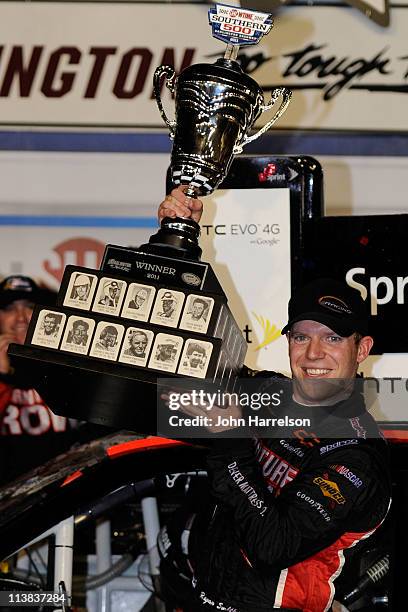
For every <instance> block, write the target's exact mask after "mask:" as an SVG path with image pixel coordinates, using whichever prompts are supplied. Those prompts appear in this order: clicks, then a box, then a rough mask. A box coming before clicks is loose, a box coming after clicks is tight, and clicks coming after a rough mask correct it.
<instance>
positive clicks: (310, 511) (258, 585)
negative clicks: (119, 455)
mask: <svg viewBox="0 0 408 612" xmlns="http://www.w3.org/2000/svg"><path fill="white" fill-rule="evenodd" d="M242 11H243V10H240V9H236V7H227V6H225V5H216V8H215V9H211V10H210V23H212V25H213V28H214V32H213V35H214V36H216V37H217V38H219V39H221V40H224V41H225V42H227V43H228V45H227V50H226V53H225V56H224V58H223V59H222V60H219V61H218V62H216V64H215V65H212V66H207V65H204V64H203V65H197V66H192V67H191V69H190V70H189V69H186V70H185V71H183V73H182V74H181V75H180V76H179V77H178V89H177V92H176V121H173V122H171V121H169V120H168V119H167V116H166V115H165V113H164V110H163V107H162V106H161V100H160V99H159V94H158V91H159V90H158V80H159V79H160V78H161V76H162V75H163V74H164V75H165V76H166V78H168V77H169V76H170V75H171V76H170V79H169V83H167V86H168V87H169V89H171V90H172V91H174V89H175V88H174V83H173V77H174V71H173V73H172V69H169V68H168V67H161V68H159V69H158V71H157V79H156V97H157V98H158V104H159V109H160V110H161V112H162V116H163V118H164V120H165V122H166V124H167V125H168V127H169V129H170V134H171V137H172V138H173V139H174V146H173V151H172V160H171V167H172V178H173V183H174V184H175V185H176V187H175V188H174V189H173V190H172V191H171V193H170V194H169V195H167V196H166V198H165V199H164V201H163V202H162V203H161V204H160V207H159V212H158V216H159V220H160V221H163V219H167V222H168V221H169V220H172V221H173V222H174V224H176V223H177V224H180V225H182V224H183V223H186V224H187V223H189V222H190V223H191V222H193V223H198V222H199V221H200V218H201V214H202V210H203V204H202V201H201V200H200V199H198V196H202V195H207V194H208V193H211V191H213V190H214V189H215V188H216V187H217V186H218V184H219V183H220V182H221V180H222V178H223V177H224V176H225V175H226V174H227V172H228V168H229V164H230V162H231V159H232V155H233V154H236V153H239V152H241V150H242V146H243V145H244V144H246V142H249V141H250V140H252V139H253V138H255V137H257V136H258V135H260V133H262V132H263V131H265V129H268V128H269V127H270V125H271V124H272V123H274V121H276V119H277V118H278V117H279V116H280V115H281V114H282V113H283V111H284V110H285V108H286V107H287V105H288V103H289V100H290V92H287V91H286V90H282V89H281V90H275V92H274V93H273V95H272V100H271V104H270V106H272V105H273V104H274V103H275V102H276V100H277V98H278V97H279V96H281V97H282V103H281V107H280V109H279V110H278V111H277V113H276V114H275V116H274V118H273V119H272V121H270V122H269V123H268V124H267V125H266V127H265V129H262V130H261V131H260V132H258V134H256V135H255V136H252V137H248V136H247V135H246V134H247V131H248V130H249V129H250V127H251V126H252V125H253V123H254V121H255V120H256V118H257V117H258V116H259V114H260V109H262V110H265V108H266V107H265V106H263V105H262V103H260V102H259V101H258V102H256V100H257V99H258V97H259V91H257V87H256V84H255V85H253V83H249V81H247V76H246V75H242V74H239V69H238V68H237V65H236V62H235V59H236V57H237V49H238V47H237V45H238V44H251V43H250V42H249V41H248V40H245V37H244V40H240V36H239V35H236V36H232V35H231V34H230V35H228V32H231V31H232V30H234V29H235V31H237V30H238V31H242V30H243V29H245V31H251V32H252V31H256V30H258V32H259V31H260V30H263V33H266V31H268V30H267V26H268V25H269V26H270V27H271V20H270V16H269V15H266V14H263V13H256V12H254V11H250V10H245V11H244V12H242ZM244 15H245V20H246V19H247V18H248V15H249V16H250V18H252V20H253V22H252V25H254V28H253V30H251V22H250V21H249V22H248V21H245V23H244ZM270 27H269V29H270ZM253 42H254V41H252V43H253ZM234 72H235V76H232V75H233V73H234ZM228 121H230V124H229V125H227V123H228ZM240 130H241V132H240ZM221 143H223V144H221ZM226 143H227V145H228V146H226ZM165 223H166V222H165ZM282 333H286V335H287V338H288V345H289V358H290V365H291V370H292V375H293V395H292V393H291V397H290V399H289V401H287V402H286V404H285V405H284V406H281V407H280V409H281V410H283V412H290V413H292V414H295V415H296V414H298V415H300V416H308V415H309V416H310V415H314V416H316V415H318V417H317V421H318V425H319V426H320V425H321V426H322V427H321V430H320V429H317V433H316V432H315V431H313V432H312V431H309V432H308V431H304V430H301V431H302V432H303V433H302V434H299V431H298V432H297V433H296V432H295V431H294V430H293V429H292V430H289V429H286V430H285V433H284V434H283V433H282V434H279V435H278V436H276V434H275V437H274V436H273V435H272V436H271V437H269V436H267V437H266V438H263V437H260V436H256V437H255V439H253V438H247V439H245V438H238V439H237V438H227V437H223V438H220V436H219V434H218V435H216V436H215V439H214V441H213V445H212V448H211V451H210V452H209V455H208V459H207V462H208V473H209V480H210V487H211V495H210V496H207V497H206V499H202V500H200V502H199V504H197V507H194V508H192V509H190V510H188V509H186V510H182V511H181V512H180V514H179V515H178V516H176V517H175V519H174V521H173V522H172V523H170V524H169V525H167V526H165V527H163V529H162V531H161V534H160V535H159V539H158V546H159V551H160V554H161V558H162V564H161V575H162V589H163V597H164V599H165V601H166V603H168V605H169V607H168V610H174V609H175V608H177V609H180V608H181V609H182V610H183V611H185V612H187V611H188V612H194V611H197V610H224V611H229V612H262V611H264V612H269V611H270V610H271V609H279V610H285V611H292V612H295V611H297V612H300V611H303V612H325V611H326V610H329V609H330V608H331V605H332V603H333V598H334V585H333V582H334V580H335V578H337V577H338V576H339V574H340V572H341V570H342V567H343V564H344V559H345V557H347V556H348V553H349V549H351V548H353V547H355V546H356V545H357V544H358V543H359V542H360V541H362V540H364V539H366V538H367V537H369V536H370V535H371V534H372V533H373V532H374V531H375V529H376V528H377V527H378V526H379V525H380V524H381V523H382V521H383V520H384V518H385V516H386V514H387V511H388V508H389V503H390V482H389V477H388V473H387V471H386V470H384V458H386V456H387V451H386V444H385V442H384V440H383V438H382V437H381V435H380V433H379V430H378V428H377V426H376V423H375V421H374V420H373V419H372V418H371V416H370V415H369V414H368V413H367V411H366V409H365V405H364V399H363V397H362V395H361V394H360V393H358V392H357V391H356V388H355V379H356V378H355V377H356V374H357V369H358V366H359V364H360V363H361V362H362V361H364V359H365V358H366V357H367V356H368V354H369V352H370V349H371V347H372V344H373V339H372V338H371V337H370V336H369V335H368V333H367V314H366V310H365V304H364V301H363V300H362V298H361V296H360V295H359V293H358V292H356V291H355V290H352V289H351V288H349V287H348V286H347V285H346V284H345V283H338V282H334V281H331V280H328V279H320V280H318V281H315V282H314V283H311V284H309V285H307V286H305V287H304V288H302V289H300V290H299V291H298V292H297V293H295V294H294V295H293V296H292V298H291V300H290V303H289V320H288V324H287V325H286V327H285V328H284V330H283V332H282ZM250 374H251V376H252V377H257V376H258V377H259V388H260V389H262V388H263V389H266V388H267V387H268V385H270V386H272V387H273V386H274V385H276V377H277V376H279V375H276V373H273V372H263V373H259V375H257V374H256V373H254V372H252V373H250ZM339 380H340V381H341V383H342V384H340V385H339V384H337V383H338V381H339ZM344 381H345V382H346V384H343V383H344ZM316 383H318V384H317V385H316ZM207 409H208V407H207V406H205V405H203V406H199V407H197V406H195V405H194V406H192V405H191V406H184V408H183V410H184V412H186V413H187V414H189V415H191V416H200V415H204V414H206V410H207ZM230 409H231V410H232V411H235V412H237V410H238V408H237V406H231V407H230ZM217 411H218V412H219V414H220V415H221V414H225V412H226V411H225V408H224V407H223V408H217V407H215V408H213V409H212V415H213V416H214V414H217ZM207 414H208V413H207ZM328 415H330V416H333V415H334V417H335V418H336V419H337V420H336V424H337V427H336V428H333V427H332V426H331V428H329V430H328V429H326V430H325V428H324V426H323V425H322V424H323V423H325V418H326V417H327V416H328ZM337 417H339V418H337ZM329 433H330V435H329Z"/></svg>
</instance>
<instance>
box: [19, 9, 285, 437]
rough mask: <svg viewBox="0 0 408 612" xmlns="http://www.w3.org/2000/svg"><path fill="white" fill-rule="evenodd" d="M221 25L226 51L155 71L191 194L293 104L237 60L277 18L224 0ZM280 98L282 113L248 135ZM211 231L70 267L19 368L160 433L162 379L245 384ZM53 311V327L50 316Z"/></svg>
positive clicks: (87, 405)
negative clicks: (207, 249)
mask: <svg viewBox="0 0 408 612" xmlns="http://www.w3.org/2000/svg"><path fill="white" fill-rule="evenodd" d="M234 11H235V13H234ZM241 13H242V14H243V15H245V25H244V26H239V27H241V29H243V30H245V33H242V34H241V35H239V36H238V35H236V34H234V35H231V33H230V32H228V31H225V28H223V26H225V25H226V24H228V25H229V26H231V24H232V26H231V27H235V26H236V25H237V24H235V26H234V23H235V21H236V22H242V18H241V17H240V14H241ZM235 14H236V15H235ZM234 15H235V16H234ZM210 22H211V23H212V24H213V27H214V30H215V34H214V35H215V36H217V37H218V38H221V40H227V42H228V46H227V51H226V56H225V57H224V58H223V59H221V60H218V61H217V62H215V64H214V65H207V64H198V65H194V66H191V67H189V68H187V69H186V70H184V71H183V72H182V73H181V75H180V76H179V77H178V78H177V79H176V78H175V77H174V70H173V69H172V68H169V67H166V66H161V67H159V68H158V69H157V70H156V73H155V77H154V87H155V92H156V98H157V103H158V105H159V109H160V111H161V113H162V116H163V117H164V118H165V121H166V123H167V125H168V126H169V127H170V134H171V136H172V137H173V138H174V147H173V152H172V156H171V168H172V175H173V181H174V182H175V183H176V184H186V185H187V186H188V187H187V192H186V193H187V195H191V196H197V195H203V194H208V193H210V192H212V191H213V190H214V189H216V187H217V186H218V184H219V183H220V181H221V180H222V179H223V178H224V177H225V176H226V174H227V172H228V168H229V166H230V164H231V161H232V158H233V156H234V155H235V154H237V153H239V152H240V151H241V150H242V147H243V146H244V145H245V144H247V143H248V142H251V141H252V140H254V139H255V138H258V137H259V136H260V135H261V134H262V133H263V132H265V131H266V130H267V129H269V127H270V126H271V125H272V124H273V123H274V122H275V121H276V120H277V119H278V117H279V116H280V115H281V114H282V113H283V112H284V110H285V109H286V107H287V105H288V103H289V100H290V92H289V91H288V90H286V89H282V88H279V89H276V90H275V91H274V92H273V93H272V97H271V100H270V101H269V102H268V103H267V104H264V101H263V94H262V91H261V89H260V88H259V86H258V85H257V83H256V82H255V81H254V80H253V79H251V78H250V77H248V76H247V75H245V74H243V73H242V71H241V69H240V67H239V65H238V63H237V62H236V56H237V52H238V46H237V45H238V44H253V42H254V41H255V42H257V40H258V39H259V38H260V36H261V35H262V34H265V33H266V32H268V31H269V30H270V28H271V26H272V22H271V20H270V18H269V15H267V14H265V13H259V12H254V11H244V10H241V9H236V8H235V7H227V6H224V5H219V6H216V8H215V9H211V10H210ZM238 25H239V23H238ZM163 75H165V76H166V78H167V79H168V80H167V85H168V87H170V89H172V90H173V91H175V92H176V120H175V121H174V122H171V121H169V120H168V119H167V117H166V115H165V113H164V110H163V106H162V104H161V99H160V94H159V87H160V80H161V77H162V76H163ZM280 97H281V103H280V106H279V109H278V110H277V111H276V112H275V114H274V116H273V117H272V119H270V120H269V122H268V123H267V124H266V125H265V126H264V127H263V128H262V129H261V130H259V131H258V132H257V133H256V134H255V135H253V136H248V132H249V131H250V129H251V127H252V125H253V124H254V122H255V120H256V119H257V117H259V115H260V114H261V113H262V112H263V111H264V110H267V109H269V108H271V107H272V106H274V105H275V103H276V102H277V100H278V98H280ZM199 235H200V228H199V225H198V224H197V223H196V222H195V221H193V220H191V219H183V218H175V219H170V218H165V219H163V221H162V223H161V227H160V228H159V230H158V231H157V233H156V234H154V235H153V236H151V237H150V239H149V242H148V243H147V244H144V245H142V246H140V247H139V248H129V247H122V246H117V245H107V246H106V249H105V254H104V257H103V261H102V264H101V269H100V270H93V269H89V268H84V267H78V266H67V267H66V269H65V271H64V277H63V279H62V283H61V288H60V291H59V294H58V299H57V305H56V306H55V307H53V308H49V307H44V306H37V307H36V309H35V310H34V313H33V316H32V319H31V323H30V327H29V330H28V333H27V338H26V341H25V345H24V346H19V345H11V347H10V350H9V354H10V357H11V359H12V363H13V365H14V366H15V367H25V368H26V371H27V372H30V374H31V375H32V380H31V381H30V382H31V384H32V386H33V387H34V388H35V389H37V391H38V392H39V393H40V395H41V396H42V397H43V398H44V400H45V401H46V402H47V404H48V405H49V407H50V408H51V409H52V410H53V411H54V412H56V413H57V414H61V415H64V416H68V417H71V418H76V419H79V420H86V421H91V422H94V423H99V424H104V425H108V426H110V427H124V428H127V429H131V430H134V431H137V432H139V433H156V431H157V429H156V427H157V424H156V423H157V421H156V402H157V385H158V383H159V381H160V379H163V378H166V379H168V378H170V379H176V380H175V383H177V380H178V381H180V380H181V379H183V380H184V381H186V379H194V380H195V381H196V382H200V384H201V382H202V383H204V379H205V381H207V382H208V381H209V382H210V383H211V384H215V385H217V387H219V388H222V389H223V390H226V391H228V392H231V391H234V389H235V386H236V381H237V377H238V375H239V372H240V370H241V368H242V365H243V363H244V358H245V354H246V341H245V339H244V338H243V335H242V333H241V331H240V329H239V327H238V325H237V323H236V321H235V319H234V317H233V315H232V313H231V311H230V309H229V307H228V301H227V297H226V295H225V293H224V291H223V289H222V287H221V285H220V283H219V281H218V279H217V278H216V275H215V274H214V271H213V269H212V267H211V265H210V264H209V263H205V262H201V261H200V256H201V249H200V247H199V244H198V239H199ZM50 319H52V320H53V322H54V325H53V326H52V330H53V331H52V334H49V333H47V325H46V324H45V323H46V322H47V321H49V320H50ZM49 327H50V326H48V328H49Z"/></svg>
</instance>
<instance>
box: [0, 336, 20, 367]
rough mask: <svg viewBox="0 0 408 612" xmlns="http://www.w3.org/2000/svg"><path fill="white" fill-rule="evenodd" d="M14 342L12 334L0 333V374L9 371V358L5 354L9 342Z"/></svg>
mask: <svg viewBox="0 0 408 612" xmlns="http://www.w3.org/2000/svg"><path fill="white" fill-rule="evenodd" d="M12 342H16V339H15V337H14V336H13V335H12V334H0V374H9V373H10V360H9V358H8V355H7V350H8V347H9V344H11V343H12Z"/></svg>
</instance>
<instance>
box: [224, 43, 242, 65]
mask: <svg viewBox="0 0 408 612" xmlns="http://www.w3.org/2000/svg"><path fill="white" fill-rule="evenodd" d="M238 51H239V46H238V45H231V44H228V45H227V48H226V49H225V53H224V59H225V60H229V61H231V62H235V61H236V59H237V57H238Z"/></svg>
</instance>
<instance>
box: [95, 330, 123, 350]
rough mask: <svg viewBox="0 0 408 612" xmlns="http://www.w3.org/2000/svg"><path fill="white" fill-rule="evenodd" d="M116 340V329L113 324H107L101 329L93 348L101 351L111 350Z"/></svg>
mask: <svg viewBox="0 0 408 612" xmlns="http://www.w3.org/2000/svg"><path fill="white" fill-rule="evenodd" d="M117 341H118V330H117V329H116V327H114V326H113V325H107V326H106V327H104V328H103V330H102V331H101V334H100V336H99V340H98V341H97V342H96V343H95V348H97V349H100V350H101V351H112V350H113V349H114V348H115V346H116V344H117Z"/></svg>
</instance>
